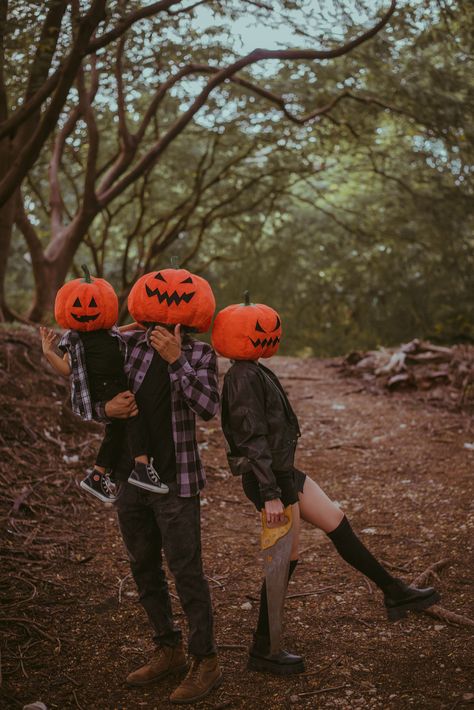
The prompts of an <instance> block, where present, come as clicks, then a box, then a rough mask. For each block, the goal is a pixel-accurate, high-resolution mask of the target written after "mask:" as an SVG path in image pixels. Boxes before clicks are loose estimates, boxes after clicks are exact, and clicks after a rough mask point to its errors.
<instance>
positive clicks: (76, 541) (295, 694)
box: [0, 358, 474, 710]
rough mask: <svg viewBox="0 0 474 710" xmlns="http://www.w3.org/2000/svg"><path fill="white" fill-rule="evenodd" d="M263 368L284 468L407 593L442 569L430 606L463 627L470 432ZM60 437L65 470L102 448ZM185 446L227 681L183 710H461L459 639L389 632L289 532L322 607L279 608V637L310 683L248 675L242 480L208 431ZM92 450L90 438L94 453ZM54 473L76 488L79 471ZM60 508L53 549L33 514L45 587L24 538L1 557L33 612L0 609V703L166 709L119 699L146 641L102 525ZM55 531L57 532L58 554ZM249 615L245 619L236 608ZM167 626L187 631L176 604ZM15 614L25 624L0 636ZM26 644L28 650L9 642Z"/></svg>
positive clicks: (90, 512)
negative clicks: (280, 411) (431, 570)
mask: <svg viewBox="0 0 474 710" xmlns="http://www.w3.org/2000/svg"><path fill="white" fill-rule="evenodd" d="M270 366H271V367H273V368H274V369H275V371H276V372H277V373H278V375H279V376H281V377H282V381H283V382H284V385H285V387H286V388H287V390H288V392H289V395H290V397H291V400H292V402H293V403H294V405H295V409H296V411H297V413H298V416H299V418H300V422H301V425H302V431H303V437H302V439H301V441H300V446H299V449H298V456H297V464H298V466H299V467H300V468H302V469H303V470H304V471H306V472H307V474H308V475H310V476H311V477H312V478H314V479H315V480H316V481H318V483H320V485H321V486H322V487H323V488H324V489H325V490H326V491H327V492H328V493H329V494H330V495H331V496H332V497H333V498H334V499H335V500H337V501H338V502H339V503H340V505H341V506H342V507H343V508H344V510H345V512H346V513H347V515H348V517H349V518H350V520H351V522H352V524H353V526H354V528H355V529H356V530H358V531H359V532H360V534H361V537H362V539H363V540H364V541H365V542H366V544H368V545H369V546H370V548H371V549H372V550H373V551H374V553H376V554H377V555H378V556H379V557H381V558H382V559H383V560H386V561H387V562H389V563H390V565H392V566H393V569H394V570H395V573H397V574H400V575H401V576H402V577H403V578H405V579H407V580H410V579H412V578H413V577H414V576H415V575H416V574H418V573H419V572H421V571H423V570H424V569H425V568H426V567H428V565H430V564H431V563H433V562H435V561H438V560H441V559H445V558H448V559H449V565H448V566H446V567H445V569H444V570H443V571H442V572H441V573H440V579H439V581H437V582H436V586H437V587H438V588H439V590H440V591H441V592H442V595H443V604H444V605H445V606H446V607H447V608H449V609H450V610H452V611H455V612H458V613H461V614H465V615H467V616H470V617H471V618H473V617H474V589H473V588H474V567H473V562H474V558H473V549H472V548H473V522H474V516H473V512H474V511H473V495H472V494H473V488H474V477H473V468H474V451H472V450H469V449H466V448H464V444H465V443H466V442H472V441H474V431H473V429H472V428H471V429H470V430H469V425H470V424H469V421H468V420H467V418H466V417H465V416H461V415H457V414H453V413H449V412H447V411H443V410H440V409H434V408H430V407H428V406H427V405H426V404H425V403H424V402H423V401H421V400H420V399H417V398H416V397H414V396H412V395H401V394H397V395H391V396H389V395H380V396H374V395H370V394H368V393H365V392H362V391H360V388H359V385H358V383H357V382H354V381H351V380H344V379H342V378H340V377H339V375H338V374H337V372H336V370H335V369H334V368H333V367H331V363H330V362H324V361H318V360H306V361H300V360H297V359H292V358H276V359H274V361H273V363H271V364H270ZM7 384H8V383H7ZM37 391H38V388H37V387H36V389H35V392H37ZM61 393H62V394H64V389H62V390H61ZM47 395H49V399H51V386H50V385H48V386H47V385H46V384H45V387H44V389H43V390H41V388H40V393H39V394H38V397H41V402H43V407H44V409H43V410H42V412H41V416H43V417H46V419H47V413H48V412H49V409H50V410H51V412H49V413H48V416H49V420H48V421H49V422H50V424H49V425H50V426H52V424H51V422H54V419H53V418H52V417H53V415H55V412H56V411H57V410H55V409H54V406H53V405H52V404H51V403H49V404H48V399H47ZM30 400H31V397H30ZM4 406H5V405H4ZM48 407H49V409H48ZM39 414H40V413H39V411H38V409H37V410H36V417H38V416H39ZM12 416H13V415H12ZM41 426H44V423H43V424H41ZM57 436H58V437H61V436H62V439H63V440H64V441H65V442H66V443H67V446H68V447H70V449H68V452H67V453H66V455H68V454H69V452H70V451H71V452H79V453H80V455H81V457H82V458H84V457H85V458H87V456H88V455H89V454H88V450H89V446H87V444H86V446H85V447H84V442H86V441H87V440H90V438H91V436H94V437H97V436H98V434H91V433H90V430H89V433H88V434H87V436H88V439H87V438H85V437H86V432H84V431H82V433H81V437H82V438H81V439H78V437H77V434H76V435H74V436H72V435H68V432H67V430H65V431H63V432H59V433H58V434H57ZM3 438H4V439H5V440H6V442H7V444H8V437H5V436H4V437H3ZM199 438H200V440H201V442H202V443H201V448H202V454H203V458H204V460H205V462H206V464H207V471H208V486H207V488H206V489H205V491H204V495H203V499H202V527H203V548H204V559H205V568H206V572H207V574H208V576H209V580H210V585H211V588H212V595H213V600H214V606H215V611H216V634H217V640H218V643H219V644H220V645H221V646H223V648H222V649H221V652H220V655H221V661H222V665H223V668H224V673H225V682H224V683H223V685H222V687H221V688H220V689H219V690H218V691H217V692H215V693H213V694H212V695H211V696H210V697H209V698H208V700H207V701H203V702H201V703H200V704H198V705H197V706H196V707H199V708H215V709H216V710H217V708H227V707H228V708H249V709H253V708H266V709H267V710H268V709H270V708H275V709H276V708H287V707H293V706H294V707H297V708H335V707H337V708H377V709H378V708H381V709H384V710H386V709H388V708H393V709H397V710H399V709H402V708H426V709H428V710H435V709H438V708H439V709H441V708H446V709H450V708H453V709H454V708H461V707H464V706H466V707H467V706H468V705H470V704H472V703H473V701H474V664H473V658H474V653H473V650H474V643H473V629H472V628H471V629H469V628H467V627H457V626H453V625H449V624H447V623H443V622H441V621H437V620H435V619H433V618H430V617H429V616H427V615H419V616H411V617H410V618H409V619H408V620H404V621H402V622H398V623H396V624H389V623H388V622H387V621H386V618H385V614H384V610H383V605H382V599H381V595H380V593H379V592H378V591H377V590H376V589H374V588H372V586H371V585H369V584H368V583H367V582H366V581H365V580H364V579H363V578H362V577H361V576H360V575H358V574H357V573H356V572H354V571H353V570H352V569H351V568H350V567H348V566H347V565H346V564H345V563H344V562H343V561H342V560H341V559H340V558H339V557H338V555H337V554H336V552H335V550H334V548H333V547H332V544H331V543H330V541H329V540H328V539H327V538H326V536H324V535H323V534H322V533H321V532H319V531H315V530H314V529H312V528H309V527H305V528H304V529H303V531H302V540H301V550H302V553H301V564H300V565H299V567H298V569H297V572H296V574H295V577H294V580H293V581H292V582H291V583H290V589H289V594H290V595H294V594H301V593H305V592H318V593H316V594H310V595H308V596H299V597H294V598H290V599H288V600H287V620H288V623H287V625H286V632H285V643H286V646H287V648H289V649H291V650H294V651H297V652H299V653H301V654H303V655H304V656H305V658H306V664H307V673H306V674H305V675H303V676H296V677H294V678H291V679H289V680H281V679H277V678H273V677H269V676H263V675H261V674H255V673H250V672H248V671H247V670H246V668H245V661H246V657H245V656H246V652H245V648H246V647H247V646H248V644H249V640H250V637H251V631H252V628H253V625H254V623H255V619H256V611H257V610H256V602H255V601H253V600H252V599H255V598H256V597H257V594H258V589H259V583H260V581H259V580H260V574H261V571H260V570H261V567H260V563H259V560H258V544H257V534H258V520H257V518H256V515H255V514H254V512H253V509H252V507H251V506H250V504H249V503H248V502H247V501H246V500H245V499H244V497H243V494H242V492H241V490H240V484H239V482H238V481H237V480H235V479H234V478H232V477H231V476H230V474H229V473H228V472H227V469H226V467H225V460H224V455H223V446H222V438H221V434H220V430H219V427H218V423H217V421H214V422H209V423H207V424H204V423H203V424H200V425H199ZM95 445H96V440H95V438H94V441H93V442H92V447H91V451H92V450H93V448H94V447H95ZM81 446H82V450H81V448H80V447H81ZM11 451H13V449H11ZM20 451H21V450H20V449H17V450H16V453H15V457H16V458H17V459H18V458H19V457H20V453H19V452H20ZM63 455H64V454H63ZM11 456H12V454H11ZM20 458H21V457H20ZM5 461H8V458H5ZM8 466H9V467H11V466H15V463H14V461H13V463H8ZM61 466H64V464H60V463H59V461H58V467H61ZM66 467H69V468H70V469H71V471H73V473H74V476H75V477H76V479H78V480H79V477H80V475H81V470H82V466H81V464H75V463H74V462H71V463H70V464H68V466H66ZM18 468H19V473H18V475H20V469H22V467H21V466H19V467H18ZM5 470H6V469H4V472H3V479H2V480H3V481H5V476H6V473H5ZM51 475H52V476H53V478H54V477H55V478H54V481H55V480H56V479H58V480H59V483H57V485H60V484H61V480H62V481H63V482H64V476H63V474H62V473H61V474H60V475H59V474H58V475H56V474H54V466H53V473H52V474H51ZM50 483H51V481H50ZM51 485H52V483H51ZM20 492H21V486H20V484H18V487H17V489H15V490H12V491H9V493H8V497H9V499H10V503H9V507H11V504H12V503H11V501H12V499H15V498H18V495H19V494H20ZM64 495H65V496H69V501H70V500H72V501H73V502H72V503H71V504H70V502H68V503H67V505H66V504H65V505H66V507H65V512H64V514H65V515H66V516H67V515H70V521H68V520H67V519H66V521H65V520H64V519H63V520H62V521H61V522H62V526H61V531H62V532H61V537H60V539H56V540H55V534H57V535H59V533H55V527H54V523H51V522H50V524H49V530H48V529H47V528H45V525H44V523H43V522H42V521H41V519H40V518H41V512H42V511H41V510H40V508H38V507H37V508H35V507H34V506H32V512H33V514H34V515H36V516H37V518H38V520H37V525H38V526H39V527H41V526H42V527H41V529H42V534H43V535H44V536H45V537H46V541H48V540H49V542H50V544H51V546H52V549H56V548H57V552H56V554H51V555H50V557H51V559H50V563H49V565H48V568H47V572H48V575H47V581H44V579H43V576H44V566H43V567H39V566H38V565H39V562H35V560H34V559H32V558H28V554H27V552H28V541H27V540H26V541H25V553H24V554H25V557H24V559H22V558H20V557H18V555H17V557H16V558H15V559H17V562H16V563H15V564H16V572H14V574H16V577H17V579H21V580H23V581H24V582H25V586H24V587H23V588H22V590H23V591H22V594H23V595H27V594H28V593H29V592H28V586H27V582H28V580H29V581H30V583H33V585H34V586H35V590H36V596H35V598H34V601H31V602H29V604H33V603H34V604H35V606H34V607H29V606H28V605H27V606H23V607H22V606H21V605H20V606H18V607H15V605H14V599H13V601H12V598H11V597H9V596H8V595H7V596H6V605H5V598H4V599H2V601H3V606H1V611H2V614H3V617H4V619H6V620H5V622H4V623H3V624H2V631H4V630H5V625H6V624H8V623H10V627H9V629H10V630H8V629H7V632H6V636H5V641H4V650H3V684H2V686H1V688H0V703H1V706H2V707H3V708H7V707H12V708H16V707H22V705H23V704H24V703H26V702H28V701H29V702H31V701H33V700H36V699H41V700H42V701H43V702H44V703H46V705H47V707H48V708H60V709H61V710H62V709H63V708H83V709H84V710H95V709H98V710H106V709H107V710H109V709H110V710H111V709H112V708H117V709H119V708H120V709H121V710H135V708H146V709H148V710H151V709H152V708H160V709H161V708H168V707H170V708H171V707H172V706H171V705H170V704H169V703H168V701H167V698H168V696H169V694H170V692H171V691H172V689H173V687H174V685H175V682H174V681H171V680H169V681H165V682H164V683H162V684H161V685H159V686H154V687H153V686H152V687H149V688H148V689H140V690H131V689H128V688H127V687H126V686H125V685H124V677H125V676H126V674H127V672H128V671H129V670H131V669H132V668H133V667H135V666H137V665H138V664H140V663H141V662H142V660H144V659H145V658H146V656H147V654H148V652H149V650H150V640H149V628H148V625H147V622H146V619H145V616H144V613H143V612H142V610H141V607H140V606H139V604H138V602H137V595H136V591H135V587H134V584H133V581H132V580H131V579H130V577H129V576H127V575H128V574H129V568H128V563H127V559H126V555H125V553H124V550H123V547H122V543H121V540H120V537H119V535H118V532H117V525H116V521H115V516H114V513H113V510H109V509H106V508H105V507H103V506H102V505H101V504H99V503H97V504H96V503H95V501H89V500H88V499H86V497H85V495H84V494H81V493H80V492H79V491H78V490H76V488H74V487H70V488H69V489H68V491H67V492H66V493H65V494H64ZM43 500H46V502H45V503H44V505H46V506H47V505H48V503H47V499H43ZM38 505H40V504H38ZM68 505H73V509H74V513H71V511H72V510H73V509H72V508H71V507H67V506H68ZM51 507H54V510H56V513H55V516H53V518H50V519H49V520H53V521H54V520H57V516H58V514H59V515H60V514H61V511H60V510H59V513H58V510H57V504H56V503H55V505H54V506H52V504H51ZM7 510H8V508H7ZM21 510H22V509H21V506H20V511H19V512H20V513H21ZM35 511H36V512H35ZM68 511H69V512H68ZM46 512H47V511H46ZM30 518H31V516H30ZM5 520H6V518H5V516H4V522H5ZM33 520H34V517H33ZM65 525H66V528H65V527H64V526H65ZM68 526H69V527H68ZM16 529H19V528H18V526H17V528H13V531H15V530H16ZM58 529H59V528H58ZM64 529H66V530H69V532H70V535H69V537H68V539H67V541H66V542H65V538H64V532H63V531H64ZM10 533H11V530H10V532H9V528H8V526H6V527H3V525H2V536H4V537H3V548H2V549H3V555H2V557H3V558H7V559H8V563H9V565H10V568H9V569H10V574H12V573H11V569H12V567H11V564H12V562H11V561H12V559H13V558H12V554H13V553H12V550H13V548H10V547H9V539H10V538H9V537H8V535H9V534H10ZM13 534H14V533H13ZM34 535H36V533H34ZM34 535H33V537H34ZM33 537H31V534H30V538H31V540H32V539H33ZM36 539H38V538H36ZM31 540H30V543H31ZM55 543H56V548H54V545H55ZM43 544H44V545H46V544H47V542H45V543H43ZM15 549H16V548H15ZM5 551H6V552H5ZM15 554H17V553H15ZM2 561H3V559H2ZM35 564H36V565H37V566H36V567H35ZM35 575H36V577H35ZM35 579H36V583H35ZM17 584H20V583H19V582H18V583H17ZM20 586H21V585H20ZM15 588H16V589H18V587H15ZM30 589H31V587H30ZM318 590H319V591H318ZM248 597H251V598H252V599H250V600H249V598H248ZM25 598H26V597H25ZM249 601H250V604H251V608H246V607H248V603H247V602H249ZM25 604H26V602H25ZM243 605H245V608H242V607H243ZM176 611H177V617H178V619H179V620H180V622H181V623H183V624H184V620H183V616H182V614H181V613H180V611H179V606H178V605H176ZM27 615H28V618H29V620H30V622H31V623H30V625H29V626H28V624H26V625H25V624H24V625H23V627H21V626H19V625H18V624H17V623H16V622H14V621H11V619H14V618H19V617H22V618H23V617H26V616H27ZM8 619H10V622H8ZM0 620H1V617H0ZM34 623H36V624H37V626H36V627H35V626H34ZM38 628H41V629H43V631H44V632H46V633H47V634H48V635H49V636H51V640H48V638H46V637H45V636H44V635H42V634H41V633H40V631H38ZM22 630H23V631H24V632H25V633H26V634H27V635H26V636H25V635H24V636H18V634H20V632H21V631H22ZM15 634H16V635H15ZM56 638H58V639H60V645H59V644H58V641H57V640H55V639H56ZM25 639H27V641H25ZM15 644H16V647H15ZM232 646H234V648H232ZM229 647H230V648H229ZM1 693H3V701H2V700H1V698H2V695H1Z"/></svg>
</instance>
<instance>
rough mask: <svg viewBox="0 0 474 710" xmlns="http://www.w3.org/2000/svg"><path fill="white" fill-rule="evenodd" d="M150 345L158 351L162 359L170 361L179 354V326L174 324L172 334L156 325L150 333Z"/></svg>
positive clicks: (174, 360)
mask: <svg viewBox="0 0 474 710" xmlns="http://www.w3.org/2000/svg"><path fill="white" fill-rule="evenodd" d="M150 342H151V345H152V347H153V348H154V349H155V350H156V351H157V352H158V353H160V355H161V357H162V358H163V360H166V362H169V364H170V365H171V363H173V362H176V360H177V359H178V358H179V356H180V355H181V326H180V325H179V324H178V325H177V326H175V329H174V334H173V333H169V332H168V331H167V330H166V328H162V327H161V326H160V325H157V326H156V327H155V328H154V329H153V330H152V333H151V335H150Z"/></svg>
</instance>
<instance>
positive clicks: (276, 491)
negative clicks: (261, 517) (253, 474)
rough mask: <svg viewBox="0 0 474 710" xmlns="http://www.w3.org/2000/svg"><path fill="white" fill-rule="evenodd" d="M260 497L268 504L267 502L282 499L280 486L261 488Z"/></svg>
mask: <svg viewBox="0 0 474 710" xmlns="http://www.w3.org/2000/svg"><path fill="white" fill-rule="evenodd" d="M260 496H261V498H262V501H263V502H264V503H266V502H267V500H277V498H280V499H281V490H280V488H278V486H275V487H274V486H260Z"/></svg>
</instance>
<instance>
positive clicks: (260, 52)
mask: <svg viewBox="0 0 474 710" xmlns="http://www.w3.org/2000/svg"><path fill="white" fill-rule="evenodd" d="M395 7H396V0H392V1H391V5H390V8H389V10H388V11H387V12H386V13H385V14H384V15H383V17H382V19H381V20H379V22H377V23H376V24H375V25H374V26H373V27H372V28H370V29H369V30H367V31H366V32H364V33H363V34H361V35H359V36H358V37H355V38H354V39H352V40H350V41H349V42H347V43H346V44H344V45H342V46H340V47H336V48H334V49H328V50H313V49H282V50H265V49H256V50H254V51H253V52H250V54H247V55H246V56H244V57H241V58H240V59H238V60H237V61H235V62H233V63H232V64H230V65H229V66H227V67H225V68H223V69H219V70H218V71H217V72H216V73H215V74H214V76H212V77H211V79H209V81H208V82H207V84H206V86H205V87H204V89H203V90H202V91H201V92H200V93H199V94H198V96H197V97H196V99H195V100H194V101H193V102H192V104H191V106H190V107H189V108H188V109H187V111H185V112H183V113H182V114H181V116H179V118H177V119H176V121H175V122H174V123H173V124H172V125H171V127H170V128H169V129H168V131H167V132H166V133H165V134H164V135H163V136H162V137H161V138H160V139H159V140H158V141H157V142H156V143H155V144H154V145H153V146H152V148H151V149H150V150H149V151H148V152H147V153H146V154H145V155H144V156H143V157H142V158H141V160H140V161H139V162H138V163H137V165H136V166H135V167H134V168H133V169H132V170H130V172H129V173H127V174H126V175H125V176H124V177H123V178H122V179H121V180H119V181H118V182H117V183H116V184H115V185H113V186H111V187H109V188H108V189H107V190H106V191H105V192H102V193H101V194H100V195H99V203H100V205H101V206H105V205H107V204H108V203H109V202H110V201H111V200H112V199H114V197H116V196H117V195H119V194H120V193H121V192H123V190H125V188H126V187H128V186H129V185H130V184H131V183H132V182H134V180H136V179H137V177H139V176H140V175H141V174H143V172H144V171H145V170H147V169H149V167H150V166H151V165H153V164H154V163H155V162H156V160H157V159H158V158H159V156H160V155H161V154H162V153H163V152H164V151H165V150H166V148H167V147H168V145H169V144H170V143H171V142H172V141H173V140H174V139H175V138H176V136H177V135H179V134H180V133H181V132H182V131H183V130H184V129H185V128H186V126H187V125H188V124H189V123H190V121H191V120H192V119H193V118H194V116H195V115H196V113H197V112H198V111H199V110H200V109H201V108H202V107H203V106H204V104H205V103H206V101H207V99H208V97H209V95H210V94H211V93H212V92H213V91H214V89H215V88H216V87H217V86H219V85H220V84H222V83H224V82H225V81H226V80H227V79H230V78H232V77H234V75H235V74H236V73H237V72H239V71H240V70H241V69H243V68H244V67H247V66H250V65H252V64H255V63H257V62H260V61H263V60H265V59H332V58H335V57H340V56H343V55H344V54H347V53H348V52H350V51H352V50H353V49H354V48H355V47H357V46H359V45H361V44H363V43H364V42H366V41H367V40H369V39H370V38H372V37H373V36H374V35H375V34H377V32H379V31H380V30H381V29H382V27H384V26H385V25H386V24H387V22H388V21H389V19H390V17H391V16H392V14H393V12H394V11H395Z"/></svg>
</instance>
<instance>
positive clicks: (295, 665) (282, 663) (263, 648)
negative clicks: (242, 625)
mask: <svg viewBox="0 0 474 710" xmlns="http://www.w3.org/2000/svg"><path fill="white" fill-rule="evenodd" d="M247 668H248V669H249V670H251V671H262V672H264V673H273V675H293V674H295V673H303V671H304V660H303V659H302V657H301V656H295V654H293V653H288V651H279V652H278V653H274V654H271V653H270V639H269V638H267V637H266V636H258V635H257V634H254V636H253V644H252V646H251V647H250V650H249V660H248V663H247Z"/></svg>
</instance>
